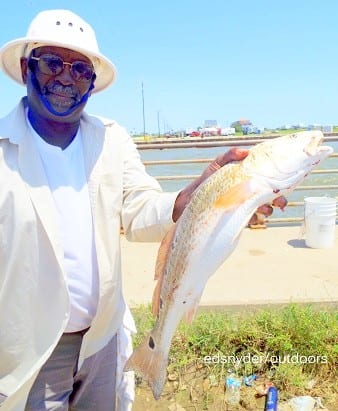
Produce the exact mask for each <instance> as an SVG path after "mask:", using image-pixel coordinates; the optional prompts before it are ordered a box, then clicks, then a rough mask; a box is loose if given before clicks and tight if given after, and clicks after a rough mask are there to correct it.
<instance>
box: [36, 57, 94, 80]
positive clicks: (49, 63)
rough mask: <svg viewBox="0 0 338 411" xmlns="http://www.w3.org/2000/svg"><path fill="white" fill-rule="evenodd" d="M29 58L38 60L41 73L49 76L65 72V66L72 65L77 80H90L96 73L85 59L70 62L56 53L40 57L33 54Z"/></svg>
mask: <svg viewBox="0 0 338 411" xmlns="http://www.w3.org/2000/svg"><path fill="white" fill-rule="evenodd" d="M29 60H35V61H37V62H38V68H39V70H40V71H41V73H43V74H48V75H49V76H57V75H59V74H60V73H62V72H63V70H64V69H65V66H70V74H71V75H72V77H73V79H74V80H76V81H83V82H85V81H90V80H91V79H92V78H93V76H94V74H95V71H94V67H93V66H92V65H91V64H88V63H85V62H84V61H73V63H68V62H67V61H63V60H62V58H61V57H59V56H55V55H54V54H42V55H41V56H40V57H34V56H31V57H30V59H29Z"/></svg>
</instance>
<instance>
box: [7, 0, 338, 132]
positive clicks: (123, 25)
mask: <svg viewBox="0 0 338 411" xmlns="http://www.w3.org/2000/svg"><path fill="white" fill-rule="evenodd" d="M53 8H68V9H71V10H72V11H74V12H75V13H77V14H79V15H81V16H82V17H83V18H84V19H85V20H87V21H88V22H89V23H90V24H91V25H92V26H93V27H94V28H95V30H96V34H97V39H98V42H99V45H100V48H101V51H102V52H103V53H104V54H105V55H106V56H107V57H109V58H110V59H111V60H112V61H113V62H114V64H115V65H116V67H117V69H118V79H117V82H116V83H115V84H114V85H113V86H111V87H110V88H108V89H106V90H105V91H103V92H101V93H99V94H97V95H94V96H92V97H91V99H90V101H89V103H88V106H87V111H89V112H91V113H93V114H99V115H102V116H105V117H108V118H113V119H115V120H117V121H118V122H119V123H120V124H122V125H123V126H125V127H126V128H127V129H128V130H129V131H130V132H135V131H137V132H141V133H142V132H143V114H142V108H143V104H142V83H143V90H144V108H145V123H146V131H147V132H155V133H156V132H158V123H159V124H160V132H161V133H163V131H164V128H165V129H169V128H172V129H175V130H178V129H184V128H186V127H198V126H202V125H203V123H204V120H207V119H215V120H217V121H218V123H219V124H220V125H221V126H223V127H224V126H228V125H229V124H230V123H231V122H233V121H235V120H238V119H240V118H248V119H250V120H251V121H252V122H253V124H254V125H257V126H265V127H279V126H281V125H283V124H296V123H304V124H306V125H307V124H313V123H319V124H338V62H337V60H338V25H337V17H338V1H337V0H321V1H319V0H283V1H282V0H256V1H253V0H209V1H202V0H157V1H151V0H143V1H139V0H12V1H3V2H1V6H0V10H1V14H0V27H1V29H0V43H1V45H2V44H4V43H5V42H7V41H10V40H13V39H16V38H19V37H23V36H25V34H26V31H27V28H28V25H29V23H30V21H31V20H32V18H33V17H34V16H35V15H36V14H37V13H38V12H39V11H41V10H44V9H53ZM0 90H1V95H2V98H1V100H0V116H3V115H5V114H6V113H7V112H8V111H10V110H11V108H12V107H13V106H14V105H15V104H16V102H17V101H18V99H19V98H20V97H21V96H22V95H24V94H25V89H24V88H23V87H21V86H19V85H16V84H15V83H14V82H13V81H11V80H9V79H7V77H6V76H5V75H4V74H3V73H1V74H0ZM158 120H159V122H158Z"/></svg>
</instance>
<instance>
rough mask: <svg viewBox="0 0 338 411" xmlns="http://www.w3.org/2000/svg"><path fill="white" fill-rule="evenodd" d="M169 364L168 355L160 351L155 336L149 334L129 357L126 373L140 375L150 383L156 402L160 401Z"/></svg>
mask: <svg viewBox="0 0 338 411" xmlns="http://www.w3.org/2000/svg"><path fill="white" fill-rule="evenodd" d="M167 363H168V355H166V354H165V353H163V351H162V350H160V349H159V347H158V346H157V344H156V342H155V339H154V337H153V335H151V334H149V335H148V337H147V338H145V340H144V341H143V342H142V343H141V344H140V345H139V346H138V347H137V348H136V349H135V350H134V352H133V353H132V355H131V356H130V357H129V359H128V361H127V363H126V365H125V367H124V371H131V370H134V371H136V372H137V373H139V374H140V375H141V376H142V377H143V378H144V379H145V380H146V381H147V382H148V384H149V386H150V388H151V390H152V392H153V395H154V398H155V400H158V399H159V398H160V396H161V394H162V391H163V387H164V385H165V383H166V379H167V370H166V368H167Z"/></svg>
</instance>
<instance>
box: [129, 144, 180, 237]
mask: <svg viewBox="0 0 338 411" xmlns="http://www.w3.org/2000/svg"><path fill="white" fill-rule="evenodd" d="M124 154H125V155H124V164H123V206H122V226H123V229H124V232H125V235H126V238H127V239H128V240H129V241H148V242H149V241H161V239H162V238H163V236H164V235H165V234H166V233H167V231H168V230H169V229H170V228H171V227H172V225H173V224H174V222H173V220H172V213H173V208H174V204H175V200H176V198H177V195H178V193H179V192H177V191H176V192H163V190H162V188H161V186H160V184H159V183H158V181H157V180H156V179H155V178H153V177H151V176H150V175H149V174H148V173H147V172H146V169H145V166H144V164H143V163H142V161H141V158H140V155H139V152H138V150H137V147H136V145H135V143H134V141H133V140H132V138H131V137H129V136H128V138H127V139H126V144H125V153H124Z"/></svg>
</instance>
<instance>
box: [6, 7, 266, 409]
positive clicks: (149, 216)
mask: <svg viewBox="0 0 338 411" xmlns="http://www.w3.org/2000/svg"><path fill="white" fill-rule="evenodd" d="M0 64H1V68H2V69H3V70H4V72H5V73H6V74H7V75H9V76H10V77H11V78H12V79H14V80H15V81H17V82H18V83H20V84H24V85H25V86H26V90H27V96H26V97H24V98H23V99H22V100H21V101H20V103H19V105H18V106H17V107H16V108H15V109H14V110H13V111H12V112H11V113H10V114H9V115H8V116H7V117H5V118H3V119H2V120H1V121H0V186H1V192H0V224H1V225H0V266H1V271H0V324H1V327H0V406H1V409H2V410H17V411H20V410H27V411H28V410H34V411H39V410H81V411H84V410H91V411H93V410H96V411H106V410H107V411H108V410H109V411H111V410H114V409H115V403H116V395H115V393H116V392H117V396H118V397H119V398H118V399H119V401H118V407H119V409H127V408H128V407H129V406H130V401H131V400H132V398H131V397H132V395H131V397H130V398H129V399H128V398H126V397H124V398H123V397H122V396H121V395H120V396H119V390H120V391H121V390H123V387H124V385H123V382H122V372H121V369H122V368H123V362H124V361H125V359H126V355H127V354H126V353H127V351H126V347H127V346H128V342H130V333H129V331H128V330H130V329H132V328H133V323H132V320H131V317H130V313H129V311H128V309H127V307H126V304H125V302H124V299H123V296H122V293H121V267H120V244H119V237H120V227H121V223H122V225H123V228H124V231H125V235H126V236H127V238H128V239H130V240H132V241H159V240H161V239H162V237H163V235H164V234H165V233H166V232H167V230H168V229H169V228H170V227H171V225H172V224H174V222H175V221H176V220H177V219H178V218H179V216H180V215H181V213H182V211H183V210H184V207H185V206H186V204H187V202H188V201H189V199H190V198H191V195H192V193H193V191H194V189H195V188H196V187H197V186H198V185H199V184H200V183H201V182H202V181H203V180H204V179H205V178H207V177H208V176H209V175H210V174H211V173H213V172H214V171H215V170H216V169H217V168H219V167H220V166H223V165H224V164H226V163H227V162H229V161H233V160H241V159H243V158H244V157H245V156H246V155H247V152H246V151H244V150H236V149H233V150H230V151H228V152H227V153H225V154H224V155H220V156H219V157H218V158H217V159H216V160H217V161H216V160H215V161H214V162H213V163H211V164H210V165H209V167H208V168H207V169H206V170H205V171H204V173H203V174H202V176H201V177H200V178H198V179H197V180H196V181H194V182H193V183H192V184H191V185H190V186H188V187H187V188H186V189H184V190H182V191H181V192H180V193H164V192H162V190H161V188H160V186H159V184H158V183H157V182H156V181H155V180H154V179H153V178H151V177H150V176H149V175H147V173H146V172H145V169H144V166H143V165H142V163H141V161H140V158H139V154H138V152H137V150H136V148H135V145H134V143H133V141H132V139H131V138H130V136H129V135H128V134H127V133H126V131H125V130H124V129H123V128H121V127H120V126H119V125H118V124H117V123H116V122H115V121H106V120H102V119H100V118H98V117H94V116H89V115H88V114H86V113H85V112H84V108H85V105H86V103H87V101H88V98H89V97H90V96H91V94H94V93H97V92H99V91H101V90H103V89H105V88H106V87H108V86H109V85H110V84H112V83H113V82H114V80H115V78H116V69H115V67H114V65H113V64H112V63H111V62H110V60H109V59H108V58H106V57H105V56H103V55H102V54H101V53H100V51H99V48H98V45H97V42H96V38H95V33H94V31H93V30H92V28H91V27H90V26H89V25H88V24H87V23H86V22H85V21H83V20H82V19H81V18H80V17H78V16H77V15H75V14H73V13H72V12H70V11H67V10H49V11H44V12H42V13H40V14H38V15H37V16H36V18H35V19H34V20H33V21H32V23H31V25H30V27H29V29H28V32H27V35H26V37H24V38H21V39H18V40H14V41H11V42H9V43H7V44H5V45H4V46H3V47H2V49H1V50H0ZM261 211H262V212H263V213H266V214H271V212H272V210H271V207H269V206H264V207H262V209H261Z"/></svg>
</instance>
